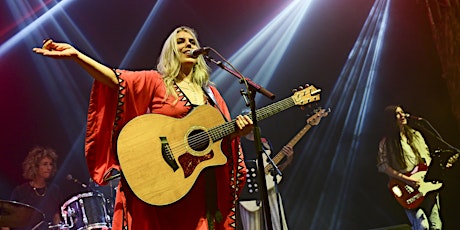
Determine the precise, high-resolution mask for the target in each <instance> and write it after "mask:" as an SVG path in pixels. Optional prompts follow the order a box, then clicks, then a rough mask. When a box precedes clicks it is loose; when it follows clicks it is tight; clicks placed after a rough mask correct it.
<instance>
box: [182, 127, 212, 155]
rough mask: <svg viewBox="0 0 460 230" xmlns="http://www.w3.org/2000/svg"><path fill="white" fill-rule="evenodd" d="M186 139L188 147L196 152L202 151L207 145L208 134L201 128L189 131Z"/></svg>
mask: <svg viewBox="0 0 460 230" xmlns="http://www.w3.org/2000/svg"><path fill="white" fill-rule="evenodd" d="M187 141H188V145H189V146H190V148H192V149H193V150H195V151H197V152H199V151H203V150H205V149H206V148H207V147H208V146H209V136H208V134H207V133H206V132H205V131H203V130H193V131H192V132H190V134H189V136H188V139H187Z"/></svg>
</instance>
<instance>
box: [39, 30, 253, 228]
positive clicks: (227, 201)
mask: <svg viewBox="0 0 460 230" xmlns="http://www.w3.org/2000/svg"><path fill="white" fill-rule="evenodd" d="M199 48H200V44H199V42H198V38H197V35H196V33H195V31H194V30H193V29H191V28H189V27H185V26H181V27H178V28H176V29H175V30H174V31H172V33H171V34H170V35H169V37H168V38H167V39H166V41H165V43H164V45H163V48H162V51H161V54H160V57H159V59H158V60H159V61H158V65H157V68H156V70H154V69H151V70H143V71H129V70H121V69H113V68H110V67H108V66H106V65H104V64H101V63H99V62H98V61H96V60H94V59H93V58H91V57H89V56H87V55H85V54H84V53H83V52H80V51H79V50H77V49H76V48H75V47H73V46H72V45H70V44H67V43H58V42H54V41H53V40H51V39H47V40H45V41H44V42H43V46H42V47H41V48H34V49H33V51H34V52H35V53H38V54H41V55H44V56H48V57H54V58H61V59H68V60H72V61H75V62H76V63H77V64H79V65H80V66H81V67H82V68H83V69H85V70H86V71H87V72H88V73H89V74H90V75H91V77H93V78H94V79H95V82H94V85H93V89H92V92H91V98H90V103H89V111H88V124H87V133H86V143H85V155H86V160H87V164H88V168H89V173H90V175H91V177H92V179H93V180H94V182H96V183H98V184H101V185H102V184H106V183H108V181H109V180H110V179H113V177H114V176H113V175H111V172H112V171H113V170H117V171H118V170H120V169H121V172H122V174H121V175H122V176H121V179H120V183H119V186H118V190H117V191H118V193H117V196H116V201H115V208H114V216H113V223H112V229H113V230H120V229H123V230H125V229H129V230H142V229H145V230H149V229H168V230H169V229H187V230H192V229H234V228H235V221H234V220H235V213H234V211H233V210H235V204H236V202H237V198H238V194H239V191H240V190H241V188H242V187H243V184H244V176H245V170H244V169H245V165H244V162H243V155H242V153H241V151H240V149H239V136H243V135H245V134H247V133H248V132H249V131H250V130H251V129H252V120H251V119H250V118H249V117H248V116H237V118H236V119H235V124H234V125H233V127H234V130H235V132H233V133H231V134H230V135H228V136H225V137H224V138H223V140H222V144H221V146H219V150H221V151H222V152H223V154H224V155H225V156H224V157H222V156H220V159H223V160H221V162H222V163H220V164H219V165H216V166H215V167H208V168H204V169H203V172H202V173H200V174H199V175H198V176H197V179H196V180H195V183H194V184H193V187H192V186H190V187H192V188H191V189H190V190H187V191H186V194H185V195H183V196H182V195H179V197H178V200H175V201H174V200H173V201H170V202H160V204H159V205H155V204H152V203H153V202H152V201H151V200H150V199H146V200H143V199H141V198H140V197H142V196H140V195H142V194H144V193H147V195H148V194H149V193H150V192H151V191H152V190H153V189H155V188H158V187H161V186H162V185H163V184H165V183H166V182H168V181H167V180H170V178H168V176H165V175H161V176H157V177H156V178H151V179H152V180H157V182H156V183H152V182H151V181H149V182H147V183H141V186H133V185H136V184H137V183H136V182H138V181H142V179H145V178H146V177H149V176H151V175H150V174H151V173H150V174H149V173H146V171H148V170H152V169H153V170H154V171H160V168H161V167H163V166H165V167H169V168H168V169H169V170H167V172H171V174H173V173H174V172H177V173H176V174H175V175H178V174H179V173H181V176H182V178H184V177H187V178H190V177H192V176H194V175H196V173H195V172H196V171H197V170H195V169H196V168H199V167H201V164H198V162H199V161H202V162H206V161H211V160H212V159H214V158H216V156H217V155H218V154H217V151H210V152H209V153H206V154H205V155H203V156H195V155H192V154H188V152H187V154H183V155H182V156H183V157H182V158H180V159H178V160H176V159H174V154H171V150H174V149H177V147H178V146H175V145H168V144H167V143H168V142H169V141H170V139H168V138H167V137H156V138H152V141H153V140H155V141H157V140H159V139H161V141H162V143H163V145H162V146H163V148H161V149H160V148H158V149H160V151H159V152H156V153H155V154H147V153H150V152H147V153H145V154H142V156H141V157H137V158H136V159H131V160H130V161H125V163H126V164H123V162H122V157H124V158H126V157H129V156H125V155H126V154H125V155H123V154H120V152H121V151H120V149H123V146H122V144H120V143H119V142H117V139H118V140H119V139H120V137H121V133H123V132H122V131H123V130H122V128H124V127H125V126H128V125H127V124H129V122H130V121H132V120H134V119H136V118H138V117H141V116H142V115H146V114H147V113H150V114H152V115H159V116H160V115H161V116H162V118H163V117H164V118H169V119H172V118H177V119H179V118H182V119H183V118H185V117H186V116H187V115H189V114H192V112H193V111H194V110H195V111H196V110H199V109H200V108H208V107H210V109H211V111H212V112H215V113H217V118H219V119H222V120H224V119H225V120H230V113H229V110H228V108H227V105H226V103H225V101H224V99H223V98H222V96H221V95H220V93H219V92H218V91H217V88H216V87H215V86H213V85H212V84H211V82H210V80H209V75H210V67H209V66H208V65H207V64H206V61H205V59H204V58H203V56H201V55H198V56H196V55H194V54H193V51H196V50H198V49H199ZM163 120H166V119H162V121H163ZM201 120H210V118H209V114H204V115H203V116H202V117H201ZM167 121H170V120H167ZM188 121H189V120H187V122H188ZM194 121H195V120H194ZM177 122H178V121H177ZM177 122H176V123H177ZM163 123H165V122H163ZM191 123H193V122H191ZM195 123H196V121H195ZM160 124H161V122H156V123H155V124H153V125H145V126H143V127H141V129H140V130H139V132H137V133H134V134H133V135H130V137H131V139H132V140H133V141H134V140H136V139H140V138H139V136H140V135H141V134H145V133H149V131H152V130H158V129H159V128H158V127H159V125H160ZM173 134H174V132H173ZM191 136H192V135H191ZM196 136H198V135H196ZM127 142H129V140H128V141H127ZM141 144H142V145H146V144H148V143H147V141H145V142H142V143H141ZM137 146H138V145H137ZM198 147H201V146H198ZM124 149H126V148H124ZM153 149H155V148H152V147H148V146H146V148H145V149H143V151H147V150H153ZM129 150H130V148H128V150H127V151H128V152H129ZM188 151H189V152H193V151H192V150H188ZM139 152H142V151H137V153H139ZM131 153H132V152H131ZM134 153H135V152H134ZM134 153H133V154H128V155H134ZM143 153H144V152H143ZM162 153H163V157H161V155H162ZM153 155H155V156H157V155H159V156H160V159H162V160H163V158H164V161H162V162H160V163H157V164H156V165H153V164H152V165H148V164H151V163H152V162H153V161H152V158H153V157H154V156H153ZM176 155H177V154H176ZM133 161H136V162H137V163H135V164H134V165H132V163H131V162H133ZM164 162H168V164H166V163H164ZM130 163H131V164H130ZM161 163H163V164H161ZM180 166H181V167H180ZM194 167H195V168H194ZM199 169H201V168H199ZM128 172H130V173H131V174H130V175H134V177H131V179H132V180H131V179H128ZM165 174H166V173H165ZM162 179H163V180H162ZM184 181H185V179H184ZM183 184H184V183H180V182H179V183H175V184H174V188H178V187H180V186H183ZM171 190H173V188H168V189H164V190H161V193H159V194H157V195H155V196H154V197H153V198H157V197H171V196H174V195H177V194H176V193H174V192H172V191H171ZM149 198H151V197H149ZM150 202H152V203H150Z"/></svg>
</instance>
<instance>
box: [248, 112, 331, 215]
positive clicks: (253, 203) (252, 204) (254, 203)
mask: <svg viewBox="0 0 460 230" xmlns="http://www.w3.org/2000/svg"><path fill="white" fill-rule="evenodd" d="M330 111H331V110H330V109H320V110H319V111H318V112H316V113H315V114H314V115H313V116H311V117H309V118H308V119H307V124H306V125H305V126H304V127H303V128H302V129H301V130H300V131H299V132H298V133H297V134H296V135H295V136H294V137H293V138H292V139H291V140H290V141H289V142H288V143H287V144H286V146H289V147H292V148H293V147H294V145H296V144H297V142H299V141H300V139H302V137H303V136H304V135H305V134H306V133H307V132H308V130H310V128H311V127H312V126H316V125H318V124H319V122H320V121H321V118H323V117H326V116H327V115H328V114H329V112H330ZM285 156H286V155H285V154H284V152H283V151H282V150H281V151H279V152H278V153H277V154H276V155H275V156H274V157H273V158H272V160H273V162H274V163H275V164H276V165H278V163H280V162H281V161H282V160H283V159H284V157H285ZM262 158H263V162H264V163H265V164H266V165H265V167H264V172H265V181H266V182H267V190H270V189H272V188H273V187H275V182H274V181H273V177H272V176H271V175H270V174H271V173H270V171H271V170H272V169H273V165H271V164H268V163H267V159H266V158H267V157H266V156H265V154H263V155H262ZM276 179H277V183H279V182H280V181H281V179H282V176H277V177H276ZM259 203H260V201H258V200H245V201H240V204H241V205H242V206H243V207H244V208H245V209H246V210H248V211H251V212H254V211H256V210H258V209H259V208H260V205H259Z"/></svg>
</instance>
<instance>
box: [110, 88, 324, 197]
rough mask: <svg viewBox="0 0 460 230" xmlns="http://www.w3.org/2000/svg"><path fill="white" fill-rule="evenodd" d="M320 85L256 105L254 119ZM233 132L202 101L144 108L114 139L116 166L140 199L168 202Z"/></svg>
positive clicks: (218, 154)
mask: <svg viewBox="0 0 460 230" xmlns="http://www.w3.org/2000/svg"><path fill="white" fill-rule="evenodd" d="M320 92H321V90H320V89H317V88H315V87H314V86H312V85H311V86H308V87H306V88H305V89H303V90H301V91H297V92H295V93H294V95H292V96H291V97H288V98H285V99H283V100H281V101H278V102H275V103H273V104H270V105H268V106H265V107H263V108H261V109H258V110H257V111H256V114H257V117H256V118H257V120H262V119H265V118H268V117H270V116H272V115H274V114H277V113H279V112H281V111H284V110H286V109H288V108H290V107H292V106H294V105H306V104H308V103H311V102H315V101H318V100H320ZM235 132H236V124H235V120H232V121H229V122H225V120H224V118H223V116H222V114H221V113H220V111H219V110H217V109H216V108H214V107H212V106H209V105H202V106H198V107H197V108H195V109H194V110H193V111H192V112H190V113H189V114H188V115H187V116H185V117H183V118H180V119H178V118H172V117H168V116H165V115H160V114H144V115H141V116H138V117H136V118H134V119H132V120H131V121H129V122H128V123H127V124H126V125H125V126H124V127H123V128H122V130H121V132H120V134H119V136H118V140H117V154H118V160H119V162H120V166H121V170H122V173H123V175H124V177H125V178H126V181H127V182H128V184H129V186H130V187H131V189H132V190H133V192H134V194H135V195H136V196H137V197H138V198H139V199H141V200H142V201H144V202H146V203H148V204H152V205H168V204H171V203H174V202H176V201H178V200H179V199H181V198H182V197H184V196H185V195H186V194H187V193H188V192H189V191H190V189H191V188H192V186H193V184H194V183H195V181H196V179H197V178H198V175H199V174H200V172H201V171H202V170H203V169H205V168H206V167H210V166H217V165H223V164H225V163H226V162H227V158H226V156H225V155H224V154H223V152H222V150H221V142H222V139H223V138H224V137H226V136H228V135H230V134H232V133H235Z"/></svg>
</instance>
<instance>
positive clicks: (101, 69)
mask: <svg viewBox="0 0 460 230" xmlns="http://www.w3.org/2000/svg"><path fill="white" fill-rule="evenodd" d="M32 50H33V51H34V52H35V53H37V54H41V55H43V56H47V57H53V58H67V59H72V60H74V61H75V62H77V63H78V64H79V65H80V66H81V67H83V69H85V70H86V71H87V72H88V73H89V74H90V75H91V76H92V77H93V78H94V79H95V80H96V81H99V82H101V83H103V84H105V85H107V86H109V87H110V88H113V89H115V88H116V86H117V84H118V83H117V77H116V76H115V73H114V72H113V71H112V69H111V68H109V67H107V66H105V65H103V64H101V63H99V62H97V61H96V60H94V59H93V58H91V57H89V56H87V55H85V54H83V53H82V52H80V51H79V50H77V49H76V48H75V47H73V46H71V45H70V44H67V43H58V42H54V41H53V40H51V39H47V40H44V41H43V46H42V48H33V49H32Z"/></svg>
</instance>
